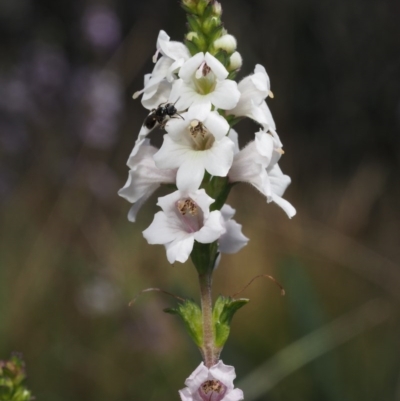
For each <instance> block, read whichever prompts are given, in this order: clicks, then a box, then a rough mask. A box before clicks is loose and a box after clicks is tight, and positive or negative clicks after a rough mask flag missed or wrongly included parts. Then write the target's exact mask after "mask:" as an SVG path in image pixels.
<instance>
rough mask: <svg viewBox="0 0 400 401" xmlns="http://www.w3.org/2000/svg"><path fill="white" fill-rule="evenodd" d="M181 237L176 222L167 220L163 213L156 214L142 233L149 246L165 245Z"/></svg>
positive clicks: (180, 231)
mask: <svg viewBox="0 0 400 401" xmlns="http://www.w3.org/2000/svg"><path fill="white" fill-rule="evenodd" d="M181 236H182V230H181V229H180V227H179V225H178V224H177V221H175V220H173V219H170V218H168V216H167V215H166V214H165V213H164V212H158V213H156V214H155V215H154V219H153V222H152V223H151V224H150V226H149V227H148V228H147V229H146V230H144V231H143V237H144V238H145V239H146V240H147V242H148V243H149V244H151V245H154V244H160V245H165V244H168V243H170V242H172V241H174V240H175V239H176V238H180V237H181Z"/></svg>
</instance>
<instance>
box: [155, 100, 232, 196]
mask: <svg viewBox="0 0 400 401" xmlns="http://www.w3.org/2000/svg"><path fill="white" fill-rule="evenodd" d="M182 118H183V119H171V120H169V121H168V122H167V124H166V127H165V128H166V130H167V131H168V134H166V135H164V142H163V144H162V146H161V149H160V150H159V151H158V152H157V153H156V154H155V155H154V160H155V162H156V165H157V167H159V168H161V169H164V168H167V169H176V168H177V169H178V175H177V187H178V188H179V189H182V190H194V189H197V188H199V187H200V185H201V182H202V180H203V177H204V172H205V171H208V172H209V173H210V174H211V175H212V176H219V177H226V176H227V174H228V171H229V169H230V167H231V165H232V161H233V153H234V142H233V141H232V140H231V139H229V138H228V137H227V136H226V135H227V133H228V131H229V124H228V123H227V121H226V120H225V119H224V118H223V117H221V116H220V115H219V114H218V113H217V112H215V111H212V112H210V111H208V110H207V109H206V108H204V107H196V108H195V109H189V111H188V112H187V113H183V114H182Z"/></svg>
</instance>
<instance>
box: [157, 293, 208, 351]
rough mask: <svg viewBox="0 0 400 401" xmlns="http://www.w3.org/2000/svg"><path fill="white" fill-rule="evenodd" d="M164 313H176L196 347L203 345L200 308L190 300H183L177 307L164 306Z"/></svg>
mask: <svg viewBox="0 0 400 401" xmlns="http://www.w3.org/2000/svg"><path fill="white" fill-rule="evenodd" d="M164 312H165V313H170V314H171V315H178V316H180V318H181V319H182V320H183V323H184V324H185V328H186V331H187V332H188V334H189V336H190V337H191V338H192V340H193V341H194V342H195V344H196V345H197V346H198V347H202V346H203V320H202V314H201V309H200V307H199V305H197V304H196V303H195V302H194V301H192V300H189V299H187V300H185V301H184V302H183V303H180V304H179V305H178V307H177V308H166V309H164Z"/></svg>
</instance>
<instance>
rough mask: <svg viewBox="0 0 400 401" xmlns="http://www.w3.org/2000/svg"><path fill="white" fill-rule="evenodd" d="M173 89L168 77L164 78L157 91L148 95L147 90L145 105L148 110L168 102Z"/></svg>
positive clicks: (144, 99)
mask: <svg viewBox="0 0 400 401" xmlns="http://www.w3.org/2000/svg"><path fill="white" fill-rule="evenodd" d="M171 89H172V84H171V83H170V82H168V81H167V80H166V79H164V80H162V81H161V82H160V83H159V85H158V87H157V90H156V92H154V93H153V94H151V96H150V95H148V94H147V93H146V92H145V93H144V94H143V97H142V105H143V107H145V108H146V109H147V110H153V109H156V108H157V107H158V106H159V105H160V104H161V103H165V102H167V101H168V99H169V96H170V94H171Z"/></svg>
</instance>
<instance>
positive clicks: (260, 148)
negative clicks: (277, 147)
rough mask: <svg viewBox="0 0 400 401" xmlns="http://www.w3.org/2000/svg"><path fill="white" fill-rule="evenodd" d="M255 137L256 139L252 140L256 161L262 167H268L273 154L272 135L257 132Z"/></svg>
mask: <svg viewBox="0 0 400 401" xmlns="http://www.w3.org/2000/svg"><path fill="white" fill-rule="evenodd" d="M255 136H256V139H255V140H254V143H255V145H256V149H257V153H258V155H257V161H258V162H260V163H262V164H263V166H264V167H268V166H269V165H270V162H271V159H272V154H273V152H274V140H273V138H272V135H270V134H267V133H266V132H263V131H259V132H256V135H255Z"/></svg>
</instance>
